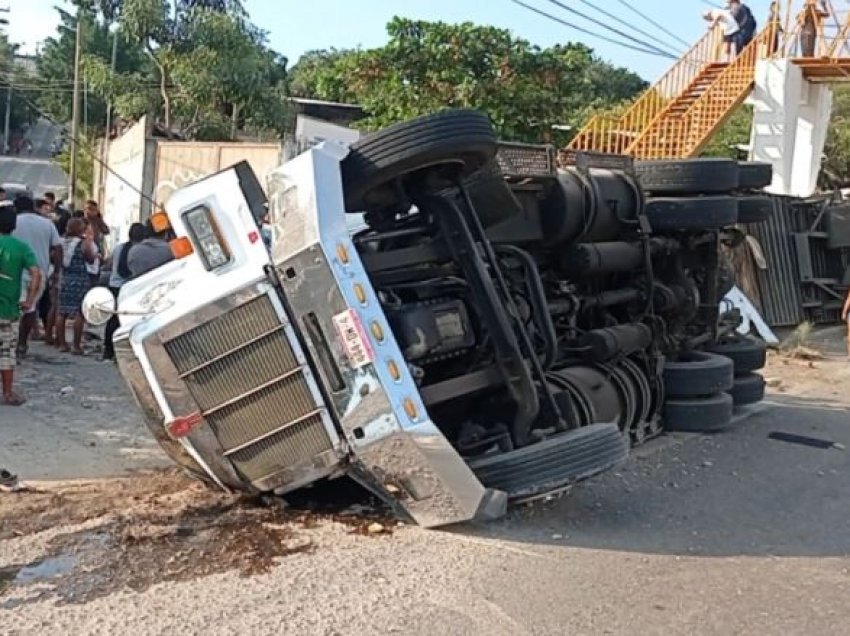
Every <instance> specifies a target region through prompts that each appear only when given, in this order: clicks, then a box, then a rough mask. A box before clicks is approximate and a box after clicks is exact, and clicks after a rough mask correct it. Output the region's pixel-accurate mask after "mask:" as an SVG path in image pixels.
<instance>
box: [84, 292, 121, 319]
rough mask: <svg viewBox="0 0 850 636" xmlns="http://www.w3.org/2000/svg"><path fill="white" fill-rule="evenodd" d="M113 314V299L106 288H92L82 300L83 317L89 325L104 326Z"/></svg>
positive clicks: (114, 309)
mask: <svg viewBox="0 0 850 636" xmlns="http://www.w3.org/2000/svg"><path fill="white" fill-rule="evenodd" d="M115 313H117V312H116V307H115V297H114V296H113V295H112V292H111V291H109V289H108V288H107V287H93V288H92V289H90V290H89V291H88V293H87V294H86V295H85V298H83V316H84V317H85V319H86V322H88V323H89V324H92V325H95V326H100V325H103V324H106V322H107V321H108V320H109V319H110V318H111V317H112V316H113V315H114V314H115Z"/></svg>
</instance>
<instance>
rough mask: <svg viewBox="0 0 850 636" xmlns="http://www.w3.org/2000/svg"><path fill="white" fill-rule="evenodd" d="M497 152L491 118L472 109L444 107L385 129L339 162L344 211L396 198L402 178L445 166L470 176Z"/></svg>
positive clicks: (380, 204)
mask: <svg viewBox="0 0 850 636" xmlns="http://www.w3.org/2000/svg"><path fill="white" fill-rule="evenodd" d="M495 154H496V135H495V133H494V132H493V127H492V126H491V125H490V120H489V119H488V117H487V115H485V114H484V113H481V112H478V111H474V110H462V109H457V110H444V111H441V112H438V113H434V114H433V115H426V116H425V117H418V118H416V119H411V120H410V121H404V122H401V123H398V124H395V125H393V126H390V127H389V128H384V129H383V130H379V131H378V132H376V133H373V134H371V135H368V136H367V137H365V138H363V139H361V140H360V141H357V142H356V143H354V144H352V145H351V149H350V151H349V153H348V156H346V157H345V159H343V160H342V167H341V169H342V184H343V189H344V191H345V209H346V210H347V211H348V212H363V211H366V210H369V209H376V208H377V209H380V208H382V207H385V206H386V205H388V204H391V203H392V202H393V201H395V200H397V198H398V194H397V193H396V188H395V183H394V182H395V181H396V180H397V179H399V178H400V177H403V176H405V175H407V174H410V173H411V172H415V171H417V170H421V169H422V168H427V167H430V166H436V165H444V164H458V165H459V166H461V170H460V174H461V175H469V174H471V173H473V172H475V171H476V170H478V169H479V168H480V167H481V166H483V165H484V164H485V163H487V161H489V160H490V159H492V158H493V157H494V156H495Z"/></svg>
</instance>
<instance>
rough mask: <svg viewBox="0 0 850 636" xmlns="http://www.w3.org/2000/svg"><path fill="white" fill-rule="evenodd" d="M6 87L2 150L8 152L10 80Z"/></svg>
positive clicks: (10, 105) (10, 110)
mask: <svg viewBox="0 0 850 636" xmlns="http://www.w3.org/2000/svg"><path fill="white" fill-rule="evenodd" d="M6 81H8V82H9V85H8V86H7V87H6V121H5V122H3V152H4V153H8V152H9V149H10V146H9V116H10V115H11V114H12V82H11V81H9V80H6Z"/></svg>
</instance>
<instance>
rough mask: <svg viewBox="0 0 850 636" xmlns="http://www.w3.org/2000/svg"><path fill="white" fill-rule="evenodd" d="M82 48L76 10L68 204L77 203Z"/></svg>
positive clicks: (80, 17) (80, 18)
mask: <svg viewBox="0 0 850 636" xmlns="http://www.w3.org/2000/svg"><path fill="white" fill-rule="evenodd" d="M82 47H83V10H82V9H77V38H76V43H75V44H74V97H73V100H74V103H73V106H72V109H71V174H70V177H71V184H70V188H69V196H68V204H69V205H70V206H71V208H72V209H73V207H74V206H75V205H76V202H77V152H78V148H77V145H78V144H77V137H78V135H79V134H80V58H81V57H82Z"/></svg>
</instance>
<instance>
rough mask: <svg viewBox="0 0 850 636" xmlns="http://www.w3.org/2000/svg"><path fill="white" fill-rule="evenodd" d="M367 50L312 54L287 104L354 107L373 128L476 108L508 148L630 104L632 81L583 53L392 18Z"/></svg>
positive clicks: (635, 83) (298, 71) (502, 34)
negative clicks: (324, 102)
mask: <svg viewBox="0 0 850 636" xmlns="http://www.w3.org/2000/svg"><path fill="white" fill-rule="evenodd" d="M387 32H388V34H389V36H390V40H389V42H388V43H387V45H386V46H384V47H381V48H378V49H371V50H365V51H362V50H354V51H336V50H331V51H313V52H311V53H310V54H308V56H307V57H306V59H302V60H299V62H298V64H296V66H295V67H294V68H293V71H292V77H291V89H292V91H293V93H294V94H301V95H303V96H310V97H317V98H320V99H330V100H334V101H349V102H357V103H359V104H360V105H361V106H362V107H363V108H364V110H365V112H366V113H367V115H368V117H367V118H366V119H365V120H364V121H363V122H361V125H362V127H365V128H376V127H381V126H385V125H387V124H390V123H393V122H395V121H398V120H401V119H406V118H409V117H414V116H417V115H421V114H425V113H428V112H433V111H435V110H439V109H441V108H446V107H471V108H478V109H481V110H483V111H485V112H487V113H488V114H489V115H490V118H491V119H492V121H493V124H494V126H495V127H496V129H497V131H498V132H499V134H500V135H501V136H502V137H504V138H507V139H514V140H521V141H530V142H540V141H551V140H552V136H553V133H552V131H553V126H554V125H568V126H574V127H576V126H578V125H579V124H580V123H581V122H582V121H583V118H584V117H586V115H587V112H588V111H589V109H593V108H602V107H606V106H610V105H612V104H614V103H617V102H620V101H622V100H625V99H629V98H631V97H633V96H634V95H635V94H636V93H637V92H639V91H640V90H642V89H643V88H644V87H645V83H644V82H643V81H642V80H641V79H640V78H639V77H638V76H637V75H635V74H633V73H630V72H629V71H626V70H625V69H619V68H615V67H613V66H611V65H609V64H606V63H604V62H601V61H600V60H599V59H598V58H596V57H595V56H594V55H593V51H592V50H591V49H589V48H588V47H586V46H584V45H582V44H565V45H558V46H554V47H550V48H545V49H541V48H539V47H536V46H533V45H531V44H530V43H529V42H527V41H526V40H522V39H517V38H514V37H513V36H512V35H511V33H510V32H509V31H507V30H504V29H498V28H495V27H489V26H476V25H474V24H471V23H468V22H467V23H463V24H446V23H443V22H424V21H414V20H407V19H403V18H394V19H393V20H392V21H390V23H389V24H388V25H387Z"/></svg>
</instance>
